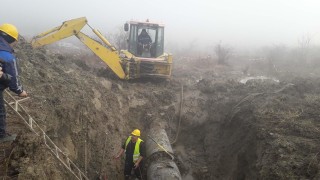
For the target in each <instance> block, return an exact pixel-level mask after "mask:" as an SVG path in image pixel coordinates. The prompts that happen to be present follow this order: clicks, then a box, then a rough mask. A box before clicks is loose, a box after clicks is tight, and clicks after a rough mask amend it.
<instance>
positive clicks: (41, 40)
mask: <svg viewBox="0 0 320 180" xmlns="http://www.w3.org/2000/svg"><path fill="white" fill-rule="evenodd" d="M86 24H87V19H86V18H85V17H82V18H78V19H73V20H70V21H65V22H63V24H62V25H61V26H58V27H55V28H53V29H51V30H49V31H46V32H44V33H41V34H39V35H38V36H35V37H34V38H33V40H32V42H31V44H32V46H33V47H34V48H37V47H40V46H44V45H48V44H51V43H54V42H56V41H59V40H61V39H64V38H67V37H70V36H72V35H75V36H76V37H77V38H78V39H79V40H80V41H81V42H83V43H84V44H85V45H86V46H87V47H88V48H89V49H91V51H92V52H93V53H95V54H96V55H97V56H98V57H99V58H100V59H102V60H103V61H104V62H105V63H106V64H107V65H108V66H109V67H110V68H111V69H112V71H113V72H114V73H115V74H116V75H117V76H118V77H119V78H121V79H125V78H126V74H125V73H124V70H123V68H122V66H121V64H120V62H121V59H120V56H119V54H118V52H117V50H116V48H115V47H113V46H112V45H111V44H110V43H109V41H108V40H107V39H106V38H104V37H103V36H102V34H101V33H100V32H99V31H98V30H96V29H92V28H91V27H90V26H89V27H90V28H91V29H92V31H93V32H94V33H95V34H96V35H97V36H98V37H99V38H100V39H101V41H102V42H104V43H105V45H106V47H105V46H103V45H102V44H100V43H99V42H97V41H95V40H93V39H92V38H90V37H89V36H87V35H85V34H83V33H82V32H80V31H81V29H82V28H83V27H84V26H85V25H86Z"/></svg>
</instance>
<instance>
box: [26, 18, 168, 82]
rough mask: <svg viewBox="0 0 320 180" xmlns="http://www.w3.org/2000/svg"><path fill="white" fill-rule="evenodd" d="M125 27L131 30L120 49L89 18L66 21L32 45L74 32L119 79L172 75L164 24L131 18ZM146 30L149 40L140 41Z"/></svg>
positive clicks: (35, 38)
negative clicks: (89, 32)
mask: <svg viewBox="0 0 320 180" xmlns="http://www.w3.org/2000/svg"><path fill="white" fill-rule="evenodd" d="M85 25H88V26H89V27H90V29H91V30H92V31H93V33H94V34H95V35H96V36H97V37H98V39H99V41H98V40H95V39H93V38H91V37H89V36H88V35H86V34H84V33H83V32H81V30H82V28H83V27H84V26H85ZM124 30H125V31H127V32H128V33H129V34H128V35H129V36H128V37H129V38H128V40H127V42H128V49H127V50H117V49H116V48H115V47H114V46H113V45H112V44H111V43H110V42H109V41H108V40H107V39H106V38H105V37H104V36H103V35H102V34H101V33H100V32H99V30H97V29H94V28H92V27H91V26H90V25H89V24H88V21H87V18H86V17H81V18H77V19H72V20H68V21H65V22H63V23H62V25H61V26H57V27H55V28H53V29H50V30H48V31H46V32H43V33H41V34H39V35H37V36H35V37H33V39H32V41H31V44H32V46H33V48H37V47H41V46H44V45H48V44H51V43H54V42H56V41H59V40H62V39H64V38H68V37H70V36H73V35H75V36H76V37H77V38H78V39H79V40H80V41H81V42H82V43H84V44H85V45H86V46H87V47H88V48H89V49H90V50H91V51H92V52H93V53H94V54H95V55H97V56H98V57H99V58H100V59H101V60H102V61H103V62H105V63H106V64H107V66H108V67H109V68H110V69H111V70H112V71H113V72H114V73H115V74H116V75H117V76H118V77H119V78H120V79H127V80H129V79H137V78H143V77H157V78H170V76H171V70H172V55H171V54H168V53H165V52H164V25H163V24H159V23H152V22H149V20H147V21H145V22H144V21H129V22H126V23H125V24H124ZM145 32H147V33H148V35H149V37H150V41H148V42H139V40H140V39H141V38H140V37H139V36H140V35H141V33H145Z"/></svg>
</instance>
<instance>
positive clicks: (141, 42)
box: [138, 29, 152, 55]
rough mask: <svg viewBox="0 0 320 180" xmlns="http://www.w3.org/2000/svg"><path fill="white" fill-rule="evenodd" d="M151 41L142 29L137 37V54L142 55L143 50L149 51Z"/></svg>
mask: <svg viewBox="0 0 320 180" xmlns="http://www.w3.org/2000/svg"><path fill="white" fill-rule="evenodd" d="M151 43H152V39H151V37H150V36H149V34H148V33H147V31H146V29H142V31H141V33H140V35H139V36H138V54H139V55H142V52H143V51H145V50H148V51H149V50H150V48H151Z"/></svg>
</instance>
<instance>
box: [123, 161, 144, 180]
mask: <svg viewBox="0 0 320 180" xmlns="http://www.w3.org/2000/svg"><path fill="white" fill-rule="evenodd" d="M140 166H141V163H140ZM140 166H139V167H140ZM139 167H138V168H136V169H134V163H133V162H132V161H127V160H126V161H125V162H124V176H125V180H127V179H129V177H130V176H131V171H132V169H133V170H134V174H135V175H136V178H138V179H141V174H140V171H141V168H142V167H140V169H139Z"/></svg>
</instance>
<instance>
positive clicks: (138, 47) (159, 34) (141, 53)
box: [129, 24, 164, 58]
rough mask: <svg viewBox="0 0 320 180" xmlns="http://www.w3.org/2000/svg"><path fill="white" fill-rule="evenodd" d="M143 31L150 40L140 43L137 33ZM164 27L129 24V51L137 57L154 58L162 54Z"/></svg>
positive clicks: (139, 33)
mask: <svg viewBox="0 0 320 180" xmlns="http://www.w3.org/2000/svg"><path fill="white" fill-rule="evenodd" d="M143 31H145V32H146V33H147V35H148V36H149V37H150V39H151V42H150V43H149V42H148V43H142V42H140V41H139V35H141V34H142V33H143ZM163 35H164V28H163V27H158V26H156V27H149V26H141V25H140V26H139V25H137V24H131V25H130V35H129V52H131V53H132V54H134V55H135V56H138V57H146V58H155V57H158V56H160V55H162V54H163V44H164V36H163Z"/></svg>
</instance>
